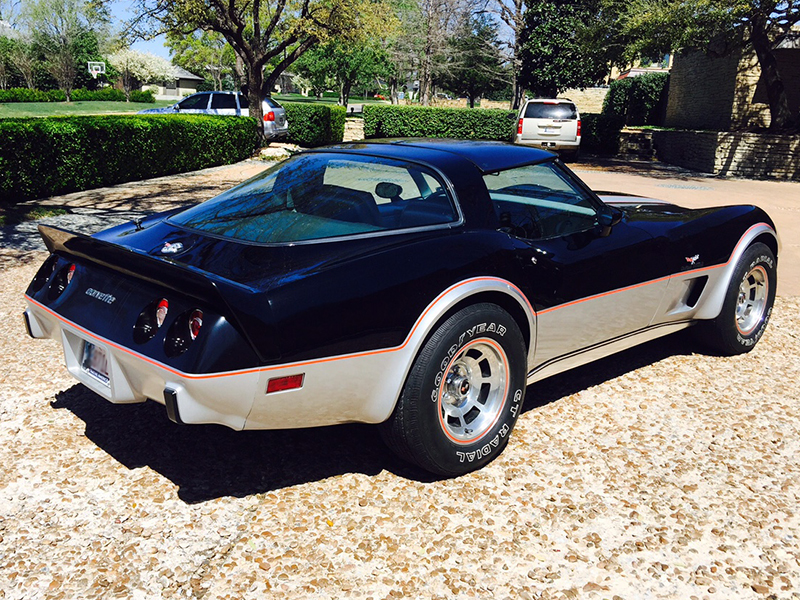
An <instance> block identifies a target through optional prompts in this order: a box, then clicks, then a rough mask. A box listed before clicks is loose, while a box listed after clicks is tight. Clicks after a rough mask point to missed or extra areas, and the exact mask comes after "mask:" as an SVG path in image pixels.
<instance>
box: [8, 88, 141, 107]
mask: <svg viewBox="0 0 800 600" xmlns="http://www.w3.org/2000/svg"><path fill="white" fill-rule="evenodd" d="M125 100H126V99H125V92H123V91H122V90H116V89H114V88H112V87H105V88H101V89H99V90H87V89H85V88H78V89H77V90H72V101H73V102H94V101H96V102H125ZM66 101H67V96H66V94H64V92H63V91H62V90H47V91H42V90H31V89H28V88H11V89H10V90H0V102H66ZM155 101H156V99H155V97H154V96H153V92H151V91H149V90H148V91H146V92H142V91H140V90H133V91H132V92H131V102H148V103H152V102H155Z"/></svg>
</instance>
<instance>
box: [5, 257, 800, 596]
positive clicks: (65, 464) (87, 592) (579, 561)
mask: <svg viewBox="0 0 800 600" xmlns="http://www.w3.org/2000/svg"><path fill="white" fill-rule="evenodd" d="M35 268H36V265H35V264H33V263H31V264H27V265H23V266H18V267H13V268H9V269H6V270H5V271H3V272H2V274H1V276H2V282H3V285H2V286H1V287H2V289H0V355H2V356H3V360H2V362H1V363H0V369H2V377H0V386H1V387H0V390H2V391H0V464H2V465H3V469H2V471H0V598H26V599H29V598H78V597H83V598H95V597H96V598H109V597H118V598H142V599H144V598H147V599H152V598H190V597H197V598H200V597H203V598H227V597H230V598H258V597H264V594H265V592H266V591H270V592H271V594H272V595H271V596H270V597H277V598H284V597H285V598H348V597H352V598H370V597H371V598H376V599H377V598H387V597H404V598H455V597H458V598H473V597H474V598H512V599H517V598H569V599H574V598H614V597H619V598H626V599H629V598H630V599H633V598H644V597H648V598H682V599H690V598H697V599H699V598H706V597H708V598H720V599H722V598H724V599H730V598H766V597H768V596H769V597H773V598H778V599H788V598H800V594H798V593H797V592H796V591H795V590H798V589H800V544H799V543H798V539H800V538H799V536H800V515H798V510H799V509H800V507H799V506H798V494H800V465H798V460H797V459H798V456H800V402H799V400H800V392H798V386H797V382H798V381H799V380H800V372H799V371H800V359H798V356H799V355H800V327H798V323H800V300H799V299H798V298H779V299H778V303H777V306H776V309H775V312H774V316H773V321H772V323H771V325H770V328H769V329H768V331H767V334H766V336H765V337H764V339H763V340H762V342H761V343H760V344H759V345H758V346H757V348H756V349H755V350H754V351H753V352H752V353H751V354H749V355H746V356H742V357H737V358H719V357H713V356H705V355H701V354H693V353H692V347H691V345H690V344H689V343H688V342H687V341H686V340H685V339H684V338H683V337H681V336H678V337H675V338H674V339H667V340H663V341H661V342H655V343H651V344H649V345H647V346H643V347H641V348H640V349H635V350H632V351H628V352H626V353H623V354H620V355H618V356H616V357H612V358H609V359H605V360H604V361H602V362H600V363H597V364H595V365H592V366H589V367H584V368H582V369H580V370H577V371H574V372H572V373H569V374H566V375H563V376H558V377H555V378H551V379H550V380H546V381H544V382H541V383H538V384H536V385H534V386H531V387H530V388H529V389H528V396H527V401H526V412H525V413H524V414H523V415H522V417H521V418H520V421H519V424H518V427H517V429H516V431H515V433H514V436H513V437H512V439H511V442H510V444H509V447H508V448H507V449H506V451H505V452H504V453H503V454H502V455H501V456H500V458H499V459H498V460H496V461H494V462H493V463H492V464H490V465H489V466H488V467H487V468H485V469H483V470H482V471H480V472H477V473H473V474H471V475H467V476H465V477H461V478H458V479H453V480H442V481H437V480H432V479H431V478H430V477H428V476H427V475H425V474H424V473H421V472H419V471H417V470H415V469H413V468H411V467H408V466H406V465H404V464H402V463H400V462H399V461H397V460H396V459H395V458H393V456H392V455H390V454H389V453H388V451H387V450H386V449H385V448H384V447H383V446H382V445H381V443H380V441H379V439H378V436H377V435H376V433H375V431H374V429H373V428H371V427H368V426H355V425H353V426H340V427H330V428H324V429H316V430H301V431H281V432H245V433H241V432H240V433H237V432H233V431H230V430H228V429H226V428H223V427H220V426H193V427H186V426H183V427H181V426H178V425H175V424H173V423H171V422H170V421H168V420H167V418H166V414H165V411H164V408H163V407H162V406H161V405H158V404H156V403H154V402H148V403H146V404H140V405H130V406H113V405H111V404H109V403H107V402H106V401H105V400H102V399H101V398H100V397H98V396H95V395H94V394H93V393H92V392H89V391H88V390H87V389H86V388H84V387H82V386H81V385H76V384H75V382H74V381H73V380H72V379H71V378H70V377H69V376H68V375H67V373H66V371H65V369H64V368H63V359H62V356H61V350H60V348H59V346H58V345H57V344H56V342H54V341H51V340H47V341H43V340H31V339H28V338H27V336H25V335H24V333H23V326H22V321H21V319H20V313H21V311H22V308H23V300H22V290H23V289H24V287H25V286H26V285H27V282H28V281H29V280H30V278H31V277H32V276H33V274H34V271H35Z"/></svg>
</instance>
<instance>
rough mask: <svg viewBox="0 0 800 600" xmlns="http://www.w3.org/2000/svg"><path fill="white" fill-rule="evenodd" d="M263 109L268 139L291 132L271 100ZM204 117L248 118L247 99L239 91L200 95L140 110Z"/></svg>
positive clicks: (283, 112)
mask: <svg viewBox="0 0 800 600" xmlns="http://www.w3.org/2000/svg"><path fill="white" fill-rule="evenodd" d="M261 110H262V113H263V115H264V121H263V122H264V135H265V136H266V137H267V139H271V140H272V139H277V138H281V137H284V136H285V135H287V134H288V133H289V124H288V122H287V121H286V109H284V108H283V107H282V106H281V105H280V104H278V103H277V102H275V100H273V99H272V98H264V99H263V100H262V101H261ZM154 113H161V114H176V113H180V114H189V115H191V114H203V115H231V116H236V117H239V116H241V117H249V116H250V109H249V107H248V103H247V96H244V95H243V94H241V93H237V92H197V93H196V94H192V95H191V96H187V97H186V98H184V99H183V100H181V101H180V102H178V103H177V104H173V105H172V106H167V107H164V108H148V109H147V110H140V111H139V114H154Z"/></svg>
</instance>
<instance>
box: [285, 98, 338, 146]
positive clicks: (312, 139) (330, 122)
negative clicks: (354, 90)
mask: <svg viewBox="0 0 800 600" xmlns="http://www.w3.org/2000/svg"><path fill="white" fill-rule="evenodd" d="M283 107H284V108H285V109H286V119H287V120H288V121H289V137H288V141H289V142H293V143H295V144H297V145H299V146H303V147H304V148H313V147H314V146H322V145H324V144H333V143H336V142H341V141H342V139H343V138H344V120H345V116H346V115H347V109H345V107H344V106H336V105H327V104H303V103H301V102H286V103H284V104H283Z"/></svg>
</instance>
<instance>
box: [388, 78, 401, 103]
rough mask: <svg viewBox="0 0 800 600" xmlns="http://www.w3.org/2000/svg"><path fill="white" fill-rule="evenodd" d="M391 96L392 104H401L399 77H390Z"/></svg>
mask: <svg viewBox="0 0 800 600" xmlns="http://www.w3.org/2000/svg"><path fill="white" fill-rule="evenodd" d="M389 98H390V99H391V101H392V104H400V98H398V97H397V78H396V77H391V78H389Z"/></svg>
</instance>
